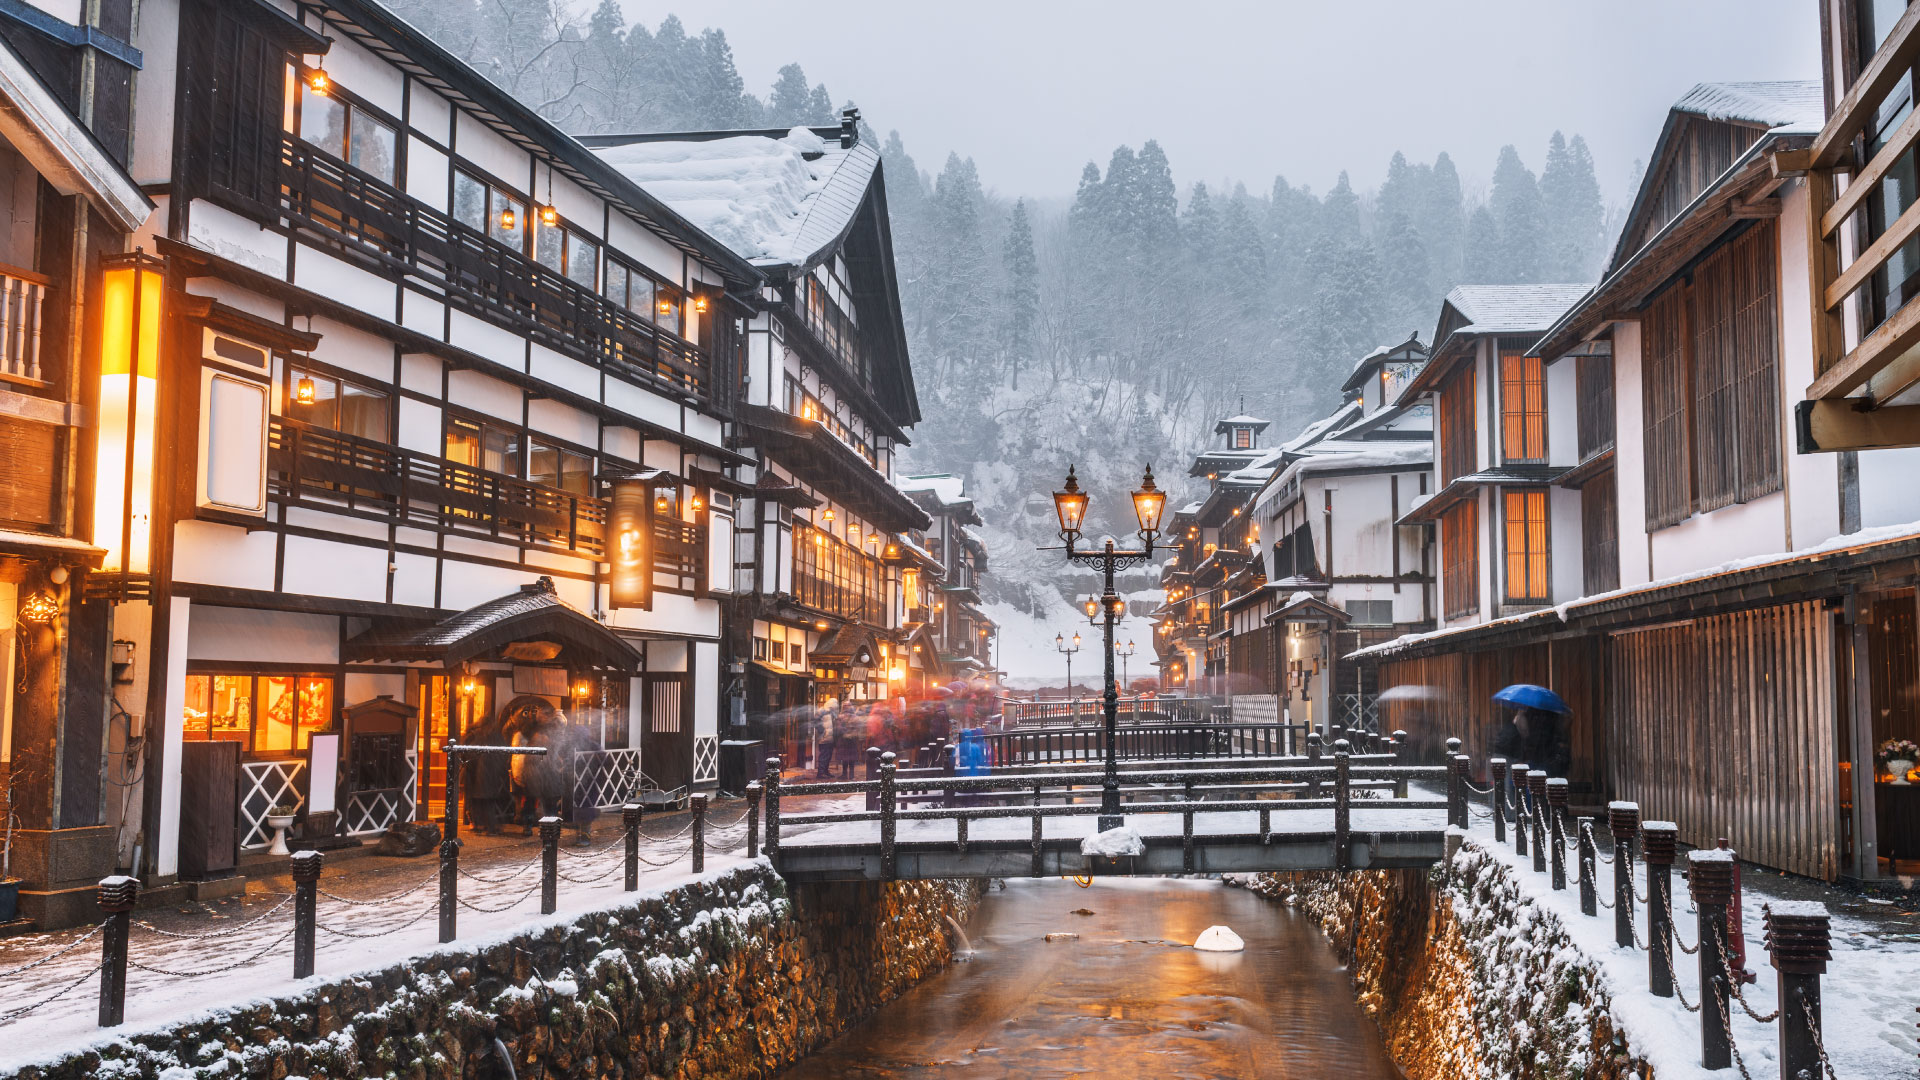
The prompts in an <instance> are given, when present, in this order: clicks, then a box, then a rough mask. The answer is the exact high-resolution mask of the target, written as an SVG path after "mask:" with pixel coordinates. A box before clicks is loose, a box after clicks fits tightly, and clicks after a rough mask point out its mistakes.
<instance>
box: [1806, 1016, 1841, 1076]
mask: <svg viewBox="0 0 1920 1080" xmlns="http://www.w3.org/2000/svg"><path fill="white" fill-rule="evenodd" d="M1800 1011H1802V1012H1804V1013H1806V1014H1807V1030H1808V1031H1809V1032H1811V1033H1812V1034H1813V1049H1814V1050H1815V1052H1817V1053H1818V1054H1819V1055H1820V1067H1821V1068H1823V1069H1825V1070H1827V1080H1840V1078H1839V1077H1838V1076H1836V1075H1835V1074H1834V1071H1833V1062H1831V1061H1828V1060H1827V1044H1826V1043H1825V1042H1824V1041H1823V1040H1822V1039H1821V1038H1820V1019H1819V1018H1818V1017H1816V1016H1814V1015H1813V1005H1812V1004H1810V1003H1809V1002H1808V1001H1807V1000H1806V999H1805V998H1802V999H1801V1001H1800Z"/></svg>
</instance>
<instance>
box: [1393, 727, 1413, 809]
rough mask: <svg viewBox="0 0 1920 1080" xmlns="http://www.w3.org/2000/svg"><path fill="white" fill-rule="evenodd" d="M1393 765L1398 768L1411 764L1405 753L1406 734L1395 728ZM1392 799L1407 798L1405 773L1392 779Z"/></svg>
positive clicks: (1408, 756)
mask: <svg viewBox="0 0 1920 1080" xmlns="http://www.w3.org/2000/svg"><path fill="white" fill-rule="evenodd" d="M1393 763H1394V764H1395V765H1400V766H1405V765H1411V764H1413V762H1412V761H1411V760H1410V755H1409V754H1408V753H1407V733H1406V732H1404V731H1401V730H1399V729H1397V728H1396V729H1395V730H1394V733H1393ZM1393 797H1394V798H1396V799H1404V798H1406V797H1407V777H1406V774H1405V773H1402V774H1400V775H1398V776H1396V777H1394V778H1393Z"/></svg>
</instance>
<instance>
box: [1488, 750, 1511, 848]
mask: <svg viewBox="0 0 1920 1080" xmlns="http://www.w3.org/2000/svg"><path fill="white" fill-rule="evenodd" d="M1487 775H1488V776H1490V777H1492V778H1493V794H1492V795H1491V796H1490V797H1489V798H1488V800H1487V801H1488V802H1491V803H1492V804H1493V839H1494V841H1495V842H1496V843H1501V844H1504V843H1506V842H1507V759H1506V758H1503V757H1497V758H1490V759H1488V761H1487Z"/></svg>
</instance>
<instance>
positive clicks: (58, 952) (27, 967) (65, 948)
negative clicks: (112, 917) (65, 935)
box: [0, 922, 107, 979]
mask: <svg viewBox="0 0 1920 1080" xmlns="http://www.w3.org/2000/svg"><path fill="white" fill-rule="evenodd" d="M106 927H107V924H106V923H105V922H101V923H99V924H97V925H95V926H94V928H93V929H91V930H89V931H87V932H86V933H84V934H81V935H80V936H79V937H77V938H74V939H73V940H72V941H69V942H67V943H66V944H65V945H62V946H60V947H59V948H58V949H55V950H54V951H52V952H50V953H48V954H47V955H45V956H43V957H41V958H40V959H38V960H30V961H28V962H27V963H24V964H21V965H20V966H19V967H17V968H9V969H8V970H6V971H0V979H7V978H12V977H13V976H15V975H19V974H21V973H23V972H28V971H32V970H33V969H34V968H37V967H39V966H40V965H41V964H45V963H47V962H49V961H52V960H58V959H60V958H61V957H63V956H65V955H67V954H68V953H70V952H72V951H73V950H75V949H77V948H79V947H80V946H82V945H85V944H86V943H87V942H88V941H90V940H92V939H93V936H94V935H95V934H98V933H99V932H100V931H102V930H104V929H106Z"/></svg>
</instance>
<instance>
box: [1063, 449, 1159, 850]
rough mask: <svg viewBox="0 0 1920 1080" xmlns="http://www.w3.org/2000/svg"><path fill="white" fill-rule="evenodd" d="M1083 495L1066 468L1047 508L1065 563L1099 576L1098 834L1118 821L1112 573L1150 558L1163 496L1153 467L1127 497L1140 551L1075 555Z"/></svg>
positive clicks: (1116, 604) (1104, 549)
mask: <svg viewBox="0 0 1920 1080" xmlns="http://www.w3.org/2000/svg"><path fill="white" fill-rule="evenodd" d="M1089 498H1090V497H1089V496H1088V495H1087V493H1086V492H1084V491H1082V490H1080V480H1079V477H1078V476H1076V475H1075V473H1074V469H1073V466H1071V465H1069V466H1068V467H1067V482H1066V484H1065V485H1064V486H1063V487H1062V488H1061V490H1059V491H1056V492H1054V493H1053V508H1054V513H1055V515H1056V516H1057V517H1058V518H1059V519H1060V539H1061V540H1063V541H1065V542H1066V549H1067V561H1068V562H1069V563H1072V564H1075V565H1079V566H1087V567H1091V568H1093V569H1097V570H1099V571H1101V573H1102V575H1103V577H1104V581H1105V588H1104V590H1103V591H1102V592H1101V594H1100V597H1099V601H1100V602H1099V604H1098V605H1097V610H1090V611H1089V612H1088V615H1089V617H1090V618H1093V619H1095V620H1097V621H1099V622H1100V623H1101V624H1102V625H1103V626H1104V628H1105V631H1106V643H1105V656H1106V692H1105V693H1104V695H1102V696H1103V699H1104V700H1103V712H1104V714H1105V715H1104V717H1103V719H1104V722H1105V723H1104V726H1105V732H1106V769H1105V772H1104V775H1103V777H1102V779H1101V783H1100V825H1099V827H1100V831H1101V832H1106V831H1107V830H1109V829H1117V828H1119V827H1120V826H1121V824H1122V818H1121V816H1120V771H1119V764H1118V761H1117V760H1116V759H1117V758H1118V756H1119V754H1118V743H1119V734H1118V732H1117V730H1116V729H1117V727H1118V723H1119V711H1120V695H1119V693H1118V692H1117V690H1116V689H1115V687H1114V682H1113V661H1114V647H1113V628H1114V624H1115V623H1116V622H1118V621H1119V617H1120V613H1121V611H1122V610H1123V608H1122V602H1121V599H1120V595H1119V594H1118V593H1117V592H1115V591H1114V587H1113V577H1114V574H1115V573H1116V572H1118V571H1121V570H1129V569H1132V568H1133V567H1136V566H1139V565H1141V564H1143V563H1145V562H1146V561H1147V560H1148V559H1151V558H1152V557H1153V541H1154V538H1155V537H1157V536H1158V535H1159V534H1160V516H1161V514H1162V512H1164V511H1165V509H1166V505H1167V494H1166V492H1164V491H1161V490H1160V488H1159V487H1158V486H1156V485H1155V484H1154V482H1153V467H1152V466H1151V465H1149V466H1148V467H1147V469H1146V472H1145V474H1144V475H1143V476H1142V477H1141V478H1140V487H1139V488H1138V489H1136V490H1135V491H1134V492H1133V515H1134V518H1135V520H1136V522H1137V523H1138V524H1139V526H1140V531H1139V534H1138V535H1139V537H1140V543H1141V547H1140V548H1139V549H1138V550H1134V551H1126V550H1121V549H1119V548H1117V547H1115V546H1114V542H1113V539H1112V538H1111V537H1109V538H1108V539H1107V540H1106V541H1105V542H1103V543H1102V545H1101V546H1100V547H1099V548H1098V549H1096V550H1094V551H1075V550H1074V545H1075V544H1076V543H1078V542H1079V540H1080V531H1081V528H1082V526H1084V525H1085V524H1086V518H1087V503H1088V501H1089Z"/></svg>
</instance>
